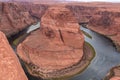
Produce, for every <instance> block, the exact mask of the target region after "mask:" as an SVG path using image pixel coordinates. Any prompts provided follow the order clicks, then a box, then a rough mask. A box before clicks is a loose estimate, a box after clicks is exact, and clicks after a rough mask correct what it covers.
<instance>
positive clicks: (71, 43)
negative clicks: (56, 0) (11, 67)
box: [17, 6, 84, 79]
mask: <svg viewBox="0 0 120 80" xmlns="http://www.w3.org/2000/svg"><path fill="white" fill-rule="evenodd" d="M83 45H84V37H83V34H82V32H81V31H80V28H79V24H78V23H77V20H76V19H75V17H74V16H73V14H72V12H70V10H69V9H67V8H65V7H63V6H62V7H61V6H57V7H54V6H53V7H50V8H48V10H47V11H46V13H45V14H44V15H43V17H42V18H41V27H40V29H38V30H36V31H34V32H32V33H31V34H30V35H29V36H28V37H27V38H26V39H25V40H24V41H23V42H22V43H21V44H19V46H18V47H17V52H18V55H19V56H20V58H21V59H22V60H23V61H24V63H25V65H26V67H27V69H28V72H29V73H30V74H32V75H34V76H38V77H42V78H45V79H49V78H58V77H63V76H68V75H73V74H75V73H76V72H79V70H76V68H75V69H74V66H75V65H78V63H79V62H80V61H81V60H82V58H83V55H84V54H83ZM77 69H78V68H77Z"/></svg>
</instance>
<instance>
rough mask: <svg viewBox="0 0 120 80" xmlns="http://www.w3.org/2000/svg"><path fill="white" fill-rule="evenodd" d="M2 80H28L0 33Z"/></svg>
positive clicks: (0, 76)
mask: <svg viewBox="0 0 120 80" xmlns="http://www.w3.org/2000/svg"><path fill="white" fill-rule="evenodd" d="M0 80H28V79H27V77H26V75H25V73H24V71H23V69H22V67H21V65H20V63H19V60H18V58H17V56H16V55H15V53H14V51H13V50H12V48H11V47H10V45H9V43H8V41H7V39H6V37H5V35H4V34H3V33H2V32H0Z"/></svg>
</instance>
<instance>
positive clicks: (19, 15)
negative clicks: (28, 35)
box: [0, 2, 34, 37]
mask: <svg viewBox="0 0 120 80" xmlns="http://www.w3.org/2000/svg"><path fill="white" fill-rule="evenodd" d="M33 22H34V19H33V18H32V17H31V15H30V14H29V12H27V11H25V9H24V7H23V6H21V5H18V4H17V3H5V2H0V31H2V32H4V33H5V34H6V35H7V36H8V37H9V36H11V35H13V34H15V33H17V32H19V31H21V30H22V29H24V28H26V27H27V26H29V25H31V24H32V23H33Z"/></svg>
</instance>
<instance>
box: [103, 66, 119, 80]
mask: <svg viewBox="0 0 120 80" xmlns="http://www.w3.org/2000/svg"><path fill="white" fill-rule="evenodd" d="M104 80H120V66H116V67H114V68H112V69H111V70H110V72H109V73H108V75H107V76H106V78H105V79H104Z"/></svg>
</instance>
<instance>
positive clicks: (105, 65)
mask: <svg viewBox="0 0 120 80" xmlns="http://www.w3.org/2000/svg"><path fill="white" fill-rule="evenodd" d="M81 30H84V31H85V32H87V33H88V34H89V35H91V36H92V39H91V38H89V37H87V36H85V41H87V42H89V43H90V44H91V45H92V46H93V47H94V49H95V52H96V56H95V57H94V59H93V60H92V62H91V64H90V65H89V66H88V67H87V69H85V71H83V72H82V73H81V74H78V75H76V76H75V77H73V78H71V79H70V80H102V79H103V78H104V77H105V75H106V74H107V73H108V71H109V70H110V69H111V68H112V67H114V66H116V65H119V64H120V53H119V52H117V51H116V49H115V47H114V46H113V43H112V42H111V41H110V40H109V39H107V38H106V37H104V36H102V35H99V34H97V33H95V32H93V31H91V30H89V29H86V28H84V27H81Z"/></svg>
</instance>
